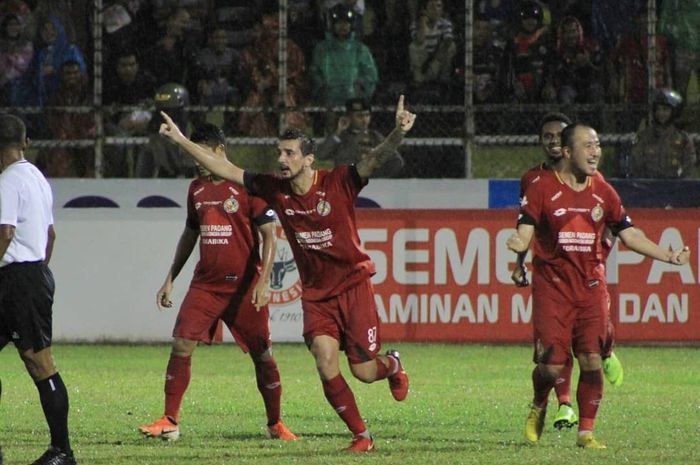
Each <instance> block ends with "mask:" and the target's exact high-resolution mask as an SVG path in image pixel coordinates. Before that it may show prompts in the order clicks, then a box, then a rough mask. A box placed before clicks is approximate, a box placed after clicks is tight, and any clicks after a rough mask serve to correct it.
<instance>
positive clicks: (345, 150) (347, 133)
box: [316, 98, 404, 178]
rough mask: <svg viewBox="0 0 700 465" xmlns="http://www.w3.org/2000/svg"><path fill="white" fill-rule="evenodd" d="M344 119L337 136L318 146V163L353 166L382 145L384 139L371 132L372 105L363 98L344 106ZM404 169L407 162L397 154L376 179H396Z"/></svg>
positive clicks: (339, 119)
mask: <svg viewBox="0 0 700 465" xmlns="http://www.w3.org/2000/svg"><path fill="white" fill-rule="evenodd" d="M345 111H346V112H345V115H343V116H341V117H340V118H338V122H337V126H336V130H335V132H334V133H333V134H332V135H330V136H328V137H326V138H325V139H324V141H323V142H322V143H321V144H320V145H319V146H318V149H317V151H316V157H317V158H318V159H319V160H331V161H333V162H334V163H335V165H353V164H357V163H359V162H360V161H361V160H362V158H363V157H365V156H366V155H367V154H369V152H370V151H371V150H372V149H373V148H374V147H376V146H378V145H379V144H381V143H382V141H383V140H384V136H383V135H381V134H380V133H379V132H378V131H375V130H374V129H370V128H369V124H370V122H371V121H372V113H371V112H370V106H369V102H367V100H365V99H362V98H352V99H349V100H348V101H346V102H345ZM403 167H404V160H403V158H402V157H401V154H399V152H394V156H393V157H392V158H390V159H389V160H388V161H387V162H386V163H385V164H384V165H383V166H382V167H380V168H378V169H377V171H376V174H375V175H374V177H378V178H393V177H396V176H398V175H399V174H400V173H401V171H402V169H403Z"/></svg>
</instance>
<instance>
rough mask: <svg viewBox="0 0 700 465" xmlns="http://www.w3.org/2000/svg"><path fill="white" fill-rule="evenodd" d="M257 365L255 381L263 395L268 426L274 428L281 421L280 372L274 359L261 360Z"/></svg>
mask: <svg viewBox="0 0 700 465" xmlns="http://www.w3.org/2000/svg"><path fill="white" fill-rule="evenodd" d="M254 363H255V379H256V381H257V383H258V391H260V394H261V395H262V398H263V402H264V403H265V412H266V413H267V426H272V425H274V424H275V423H277V422H278V421H280V399H281V398H282V383H281V382H280V372H279V370H278V369H277V363H276V362H275V359H274V358H270V359H269V360H267V361H263V360H259V361H256V362H254Z"/></svg>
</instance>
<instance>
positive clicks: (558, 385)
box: [554, 357, 574, 405]
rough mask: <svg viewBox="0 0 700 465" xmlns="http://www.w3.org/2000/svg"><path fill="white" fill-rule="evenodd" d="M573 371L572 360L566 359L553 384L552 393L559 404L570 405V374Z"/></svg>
mask: <svg viewBox="0 0 700 465" xmlns="http://www.w3.org/2000/svg"><path fill="white" fill-rule="evenodd" d="M573 370H574V359H573V358H571V357H569V358H567V359H566V363H565V364H564V368H562V369H561V371H560V372H559V376H558V377H557V379H556V381H555V382H554V392H555V393H556V395H557V400H559V405H561V404H571V372H572V371H573Z"/></svg>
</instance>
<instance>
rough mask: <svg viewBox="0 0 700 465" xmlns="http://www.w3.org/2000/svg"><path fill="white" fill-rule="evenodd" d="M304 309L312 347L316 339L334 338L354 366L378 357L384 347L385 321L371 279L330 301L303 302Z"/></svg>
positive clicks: (307, 338)
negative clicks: (383, 331)
mask: <svg viewBox="0 0 700 465" xmlns="http://www.w3.org/2000/svg"><path fill="white" fill-rule="evenodd" d="M302 308H303V309H304V340H305V341H306V345H307V346H311V343H312V342H313V339H314V338H315V337H316V336H331V337H332V338H334V339H336V340H337V341H338V342H339V343H340V349H341V350H344V351H345V355H346V356H347V357H348V360H349V361H350V363H362V362H366V361H368V360H374V359H375V358H376V357H377V354H378V353H379V350H380V349H381V345H382V342H381V337H380V326H381V321H380V320H379V315H378V314H377V306H376V304H375V302H374V289H373V287H372V283H371V281H370V280H369V279H366V280H364V281H361V282H360V283H358V284H357V285H356V286H353V287H351V288H350V289H348V290H346V291H345V292H343V293H342V294H340V295H337V296H335V297H332V298H330V299H328V300H323V301H319V302H309V301H306V300H303V301H302Z"/></svg>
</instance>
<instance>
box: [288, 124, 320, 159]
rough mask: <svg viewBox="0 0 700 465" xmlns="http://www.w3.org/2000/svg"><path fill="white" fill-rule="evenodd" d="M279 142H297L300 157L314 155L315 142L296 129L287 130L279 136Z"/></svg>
mask: <svg viewBox="0 0 700 465" xmlns="http://www.w3.org/2000/svg"><path fill="white" fill-rule="evenodd" d="M280 140H298V141H299V148H300V149H301V154H302V155H309V154H312V153H316V142H315V141H314V140H313V139H312V138H311V137H309V136H307V135H306V134H304V133H303V132H302V131H300V130H299V129H296V128H288V129H285V131H284V132H283V133H282V135H281V136H280Z"/></svg>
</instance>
